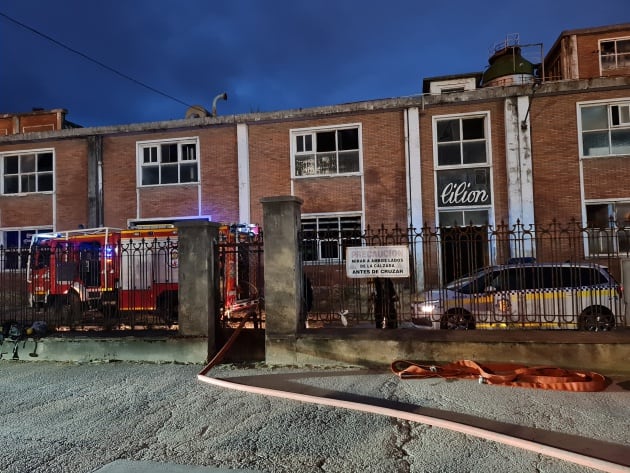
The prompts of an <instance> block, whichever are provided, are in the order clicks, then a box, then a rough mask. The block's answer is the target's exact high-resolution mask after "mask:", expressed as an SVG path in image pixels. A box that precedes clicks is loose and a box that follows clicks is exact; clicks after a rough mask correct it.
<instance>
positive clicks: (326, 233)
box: [302, 216, 361, 262]
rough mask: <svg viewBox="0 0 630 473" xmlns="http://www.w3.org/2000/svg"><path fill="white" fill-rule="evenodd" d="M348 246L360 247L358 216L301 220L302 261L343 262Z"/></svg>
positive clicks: (359, 221)
mask: <svg viewBox="0 0 630 473" xmlns="http://www.w3.org/2000/svg"><path fill="white" fill-rule="evenodd" d="M348 246H361V217H360V216H321V217H304V218H302V258H303V260H304V261H312V262H314V261H320V262H335V261H343V260H345V258H346V247H348Z"/></svg>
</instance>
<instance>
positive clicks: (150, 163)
mask: <svg viewBox="0 0 630 473" xmlns="http://www.w3.org/2000/svg"><path fill="white" fill-rule="evenodd" d="M198 150H199V141H198V139H197V138H185V139H177V140H167V141H145V142H139V143H138V153H137V155H138V182H139V185H140V186H141V187H142V186H157V185H166V184H189V183H196V182H199V158H198V157H199V151H198Z"/></svg>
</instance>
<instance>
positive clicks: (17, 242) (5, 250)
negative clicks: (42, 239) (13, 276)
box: [0, 228, 53, 270]
mask: <svg viewBox="0 0 630 473" xmlns="http://www.w3.org/2000/svg"><path fill="white" fill-rule="evenodd" d="M52 231H53V229H52V228H11V229H5V230H2V231H0V269H2V270H7V269H24V268H26V265H27V261H28V254H29V253H28V252H29V248H30V245H31V238H32V237H33V235H37V234H40V233H51V232H52Z"/></svg>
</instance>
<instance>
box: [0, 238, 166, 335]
mask: <svg viewBox="0 0 630 473" xmlns="http://www.w3.org/2000/svg"><path fill="white" fill-rule="evenodd" d="M177 261H178V260H177V241H175V240H170V239H164V240H160V239H146V240H134V241H131V240H130V241H124V240H123V241H120V242H118V244H116V245H109V244H107V245H99V244H98V243H95V242H89V243H84V244H83V243H82V244H76V245H70V244H68V245H59V246H57V247H56V248H54V249H46V248H45V247H42V248H33V249H32V250H31V249H15V248H2V247H0V322H1V323H2V325H3V326H4V325H7V324H10V323H15V324H18V325H19V326H21V327H24V328H27V327H29V326H31V325H32V324H34V323H35V322H44V323H45V324H46V326H47V328H48V330H49V331H57V332H63V331H103V330H114V331H117V330H118V331H120V330H153V329H159V330H170V331H176V330H177V315H178V314H177V308H178V291H177V283H178V264H177Z"/></svg>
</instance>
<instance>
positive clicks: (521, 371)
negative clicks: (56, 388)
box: [197, 317, 630, 473]
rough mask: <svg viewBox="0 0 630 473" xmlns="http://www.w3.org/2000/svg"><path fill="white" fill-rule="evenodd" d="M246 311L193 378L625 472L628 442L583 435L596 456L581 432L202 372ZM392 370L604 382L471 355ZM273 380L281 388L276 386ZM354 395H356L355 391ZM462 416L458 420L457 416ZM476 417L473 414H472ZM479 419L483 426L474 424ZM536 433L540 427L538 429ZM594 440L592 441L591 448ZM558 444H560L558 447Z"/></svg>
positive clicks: (543, 383)
mask: <svg viewBox="0 0 630 473" xmlns="http://www.w3.org/2000/svg"><path fill="white" fill-rule="evenodd" d="M247 320H248V317H245V318H243V320H241V322H240V323H239V325H238V326H237V327H236V329H235V331H234V333H233V334H232V335H231V336H230V338H229V339H228V341H227V342H226V343H225V345H224V346H223V347H222V348H221V349H220V350H219V351H218V352H217V353H216V355H215V356H214V357H213V358H212V359H211V360H210V362H209V363H208V364H207V365H206V366H205V367H204V368H203V369H202V370H201V371H200V372H199V374H198V375H197V379H198V380H200V381H202V382H204V383H207V384H210V385H213V386H218V387H222V388H227V389H234V390H238V391H243V392H248V393H253V394H262V395H265V396H272V397H278V398H282V399H289V400H294V401H300V402H306V403H311V404H318V405H324V406H329V407H337V408H344V409H350V410H355V411H359V412H367V413H372V414H378V415H384V416H388V417H393V418H398V419H403V420H407V421H411V422H417V423H422V424H426V425H430V426H433V427H439V428H443V429H447V430H450V431H453V432H459V433H462V434H466V435H471V436H474V437H477V438H481V439H485V440H491V441H494V442H498V443H501V444H504V445H508V446H512V447H517V448H520V449H524V450H528V451H531V452H535V453H538V454H542V455H547V456H550V457H554V458H558V459H560V460H564V461H567V462H571V463H575V464H578V465H582V466H586V467H589V468H593V469H597V470H600V471H605V472H611V473H612V472H614V473H617V472H619V473H621V472H626V473H628V472H630V448H629V447H627V446H623V445H619V444H611V443H608V442H600V441H596V440H594V439H587V440H588V442H586V443H587V446H585V447H584V451H588V452H589V453H591V454H592V453H593V452H597V453H598V454H599V455H600V457H594V456H593V455H589V454H586V453H581V452H579V451H576V450H578V449H579V447H580V442H579V440H584V439H583V438H581V437H576V436H568V435H563V434H555V435H554V434H553V433H552V432H545V434H546V435H545V434H543V435H538V436H537V437H544V438H545V439H546V440H547V442H546V443H543V442H541V441H537V440H538V439H532V438H533V437H536V435H531V432H530V435H529V437H531V438H527V434H524V433H523V432H525V431H527V430H530V431H534V430H536V429H527V428H523V427H520V428H519V429H517V430H518V431H519V434H520V436H515V435H511V434H510V432H509V430H510V429H506V428H501V423H497V422H491V421H486V422H476V423H477V425H474V424H475V422H471V421H470V416H465V415H458V414H453V413H451V415H448V416H444V415H427V414H426V412H424V413H423V412H419V411H428V410H427V409H413V408H412V409H410V408H408V407H407V406H400V405H397V403H395V402H387V401H383V402H379V403H374V404H370V403H366V402H355V401H350V400H348V399H347V398H348V396H347V395H344V396H336V397H335V396H334V395H331V393H326V396H325V397H324V396H318V395H315V394H314V393H317V389H315V388H314V389H312V390H311V391H312V392H311V393H309V389H308V388H307V387H305V386H304V385H298V386H299V387H297V386H294V390H293V391H292V390H290V388H291V386H290V385H289V383H285V384H283V383H278V382H277V380H276V382H272V383H268V385H267V386H265V383H264V382H257V380H256V378H266V380H269V379H271V378H273V377H279V376H281V375H269V376H253V377H249V378H247V380H246V381H247V382H243V379H242V378H240V379H238V380H234V379H233V380H230V379H225V378H216V377H211V376H208V372H209V371H210V370H211V369H212V368H213V367H214V366H216V365H217V364H219V363H220V362H221V360H222V359H223V357H224V356H225V354H226V353H227V352H228V350H229V349H230V348H231V347H232V345H233V344H234V342H235V341H236V339H237V337H238V335H239V334H240V333H241V331H242V329H243V327H244V326H245V324H246V322H247ZM391 368H392V371H393V372H394V373H395V374H396V375H397V376H399V377H400V378H401V379H409V378H428V377H430V378H433V377H442V378H447V379H450V378H469V379H470V378H477V379H479V382H482V383H484V384H499V385H505V386H518V387H530V388H539V389H562V390H569V391H581V392H588V391H600V390H603V389H605V387H606V386H607V384H608V383H607V380H606V378H605V377H604V376H602V375H599V374H597V373H592V372H578V371H568V370H562V369H559V368H553V367H537V368H527V367H523V366H521V365H506V364H504V365H481V364H479V363H476V362H474V361H470V360H463V361H459V362H455V363H451V364H447V365H443V366H424V365H420V364H417V363H415V362H410V361H406V360H397V361H394V362H393V363H392V365H391ZM278 384H280V387H281V388H282V389H278ZM357 397H360V396H357ZM462 420H463V421H462ZM477 420H478V419H477ZM480 424H483V425H484V427H485V428H484V427H482V426H480ZM539 434H540V433H539ZM558 436H559V437H564V438H563V439H561V440H557V439H556V440H555V441H554V437H558ZM566 437H571V440H572V441H571V442H566ZM567 444H572V446H573V447H574V450H568V449H566V448H563V447H564V445H567ZM594 444H598V447H596V448H594ZM561 445H562V447H561Z"/></svg>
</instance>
